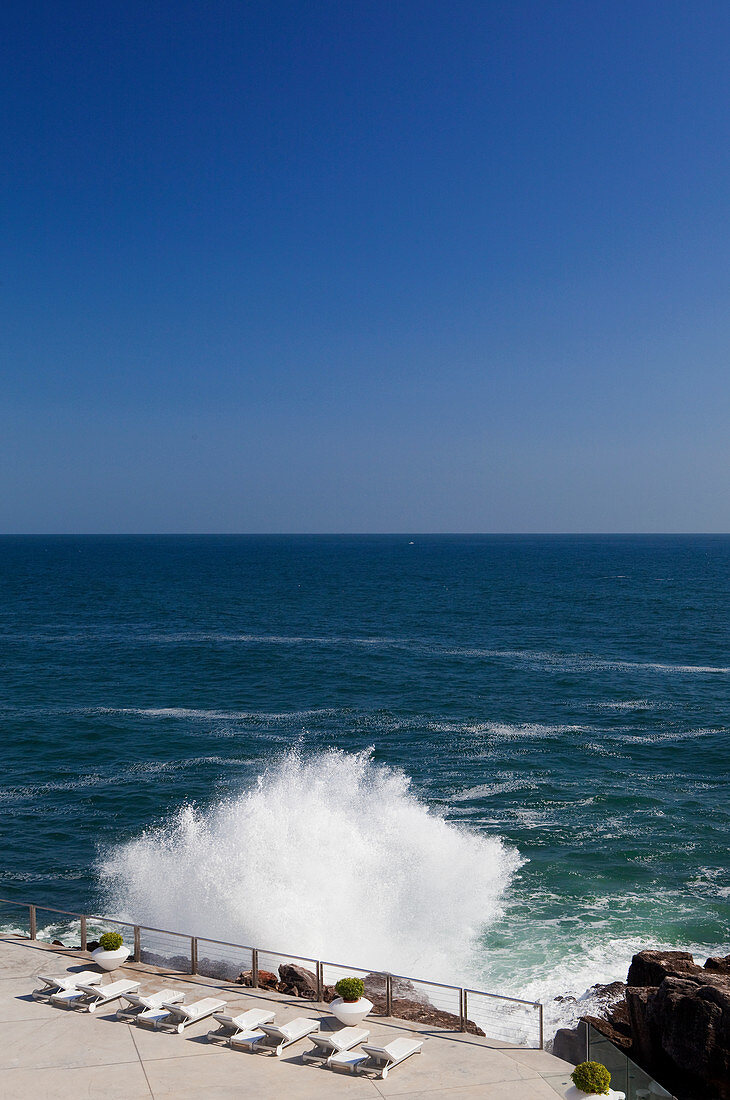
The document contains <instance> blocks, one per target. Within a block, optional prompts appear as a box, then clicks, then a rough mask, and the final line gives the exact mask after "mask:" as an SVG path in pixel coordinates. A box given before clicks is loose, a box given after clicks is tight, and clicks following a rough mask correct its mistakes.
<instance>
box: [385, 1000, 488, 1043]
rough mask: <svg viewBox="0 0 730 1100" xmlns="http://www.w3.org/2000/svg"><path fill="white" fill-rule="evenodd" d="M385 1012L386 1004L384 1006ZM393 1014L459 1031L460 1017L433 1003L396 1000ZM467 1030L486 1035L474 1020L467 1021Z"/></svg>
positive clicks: (470, 1032) (404, 1018) (474, 1033)
mask: <svg viewBox="0 0 730 1100" xmlns="http://www.w3.org/2000/svg"><path fill="white" fill-rule="evenodd" d="M382 1009H383V1012H382V1014H384V1013H385V1005H384V1004H383V1006H382ZM392 1015H393V1016H394V1017H395V1018H396V1019H398V1020H417V1021H418V1022H419V1023H421V1024H432V1025H433V1026H435V1027H443V1028H446V1029H447V1030H448V1031H457V1030H458V1028H459V1017H458V1016H455V1015H454V1014H453V1013H452V1012H444V1011H443V1009H440V1008H434V1006H433V1005H432V1004H424V1003H423V1002H418V1001H411V1000H394V1001H393V1006H392ZM466 1030H467V1031H468V1032H469V1034H470V1035H481V1036H483V1035H484V1032H483V1031H482V1029H481V1028H480V1027H477V1025H476V1024H475V1023H474V1021H473V1020H467V1021H466Z"/></svg>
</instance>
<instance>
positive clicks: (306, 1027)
mask: <svg viewBox="0 0 730 1100" xmlns="http://www.w3.org/2000/svg"><path fill="white" fill-rule="evenodd" d="M318 1030H319V1023H318V1022H317V1021H316V1020H309V1019H307V1018H306V1017H305V1016H297V1018H296V1019H295V1020H290V1021H289V1023H288V1024H261V1028H260V1031H254V1032H248V1033H247V1034H244V1035H237V1036H236V1038H235V1039H232V1040H231V1046H232V1047H238V1046H243V1047H248V1049H249V1050H273V1052H274V1054H275V1055H276V1057H277V1058H279V1057H280V1055H281V1052H282V1050H285V1049H286V1047H290V1046H291V1045H292V1044H293V1043H298V1042H299V1041H300V1039H306V1037H307V1035H311V1034H312V1032H313V1031H318ZM261 1032H263V1035H262V1034H261ZM256 1036H258V1038H256Z"/></svg>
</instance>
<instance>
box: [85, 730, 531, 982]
mask: <svg viewBox="0 0 730 1100" xmlns="http://www.w3.org/2000/svg"><path fill="white" fill-rule="evenodd" d="M520 863H521V859H520V856H519V854H518V852H517V851H516V850H515V849H514V848H509V847H507V846H506V845H505V844H504V843H503V842H502V841H501V840H500V839H499V838H498V837H489V836H483V835H477V834H475V833H472V832H470V831H469V830H467V829H465V828H463V827H460V826H456V825H454V824H451V823H449V822H448V821H446V820H445V819H444V818H443V817H442V816H441V815H440V814H438V813H437V812H434V810H433V809H429V808H428V807H427V806H426V805H425V804H424V803H423V802H421V801H420V800H419V799H418V798H417V796H416V795H415V794H414V792H413V791H412V790H411V789H410V780H409V778H408V777H407V776H406V775H405V774H404V773H403V772H401V771H399V770H397V769H393V768H389V767H384V766H381V765H377V764H375V763H374V762H373V760H372V758H371V754H370V753H368V752H361V753H347V752H343V751H340V750H335V749H331V750H328V751H325V752H320V753H317V754H313V755H311V756H303V755H300V753H298V752H296V751H291V752H289V753H288V754H287V755H285V756H284V757H283V758H281V759H280V760H278V762H276V763H275V764H273V765H272V766H271V767H270V768H269V769H268V770H267V771H266V772H265V773H264V774H263V775H262V776H260V777H259V780H258V783H257V785H256V786H255V787H253V788H252V789H250V790H247V791H244V792H243V793H241V794H240V795H239V796H237V797H235V798H231V799H227V800H224V801H221V802H218V803H216V804H213V805H211V806H209V807H206V808H199V807H196V806H191V805H186V806H184V807H183V808H181V809H180V810H179V811H178V813H177V814H176V815H175V816H174V817H173V818H172V819H171V820H170V821H168V822H167V823H165V824H163V825H161V826H159V827H156V828H151V829H149V830H147V831H145V832H144V833H143V834H142V835H141V836H139V837H138V838H136V839H133V840H130V841H129V842H127V843H124V844H122V845H120V846H119V847H118V848H115V849H112V850H110V851H108V852H107V853H106V854H105V855H104V857H103V859H102V861H101V866H100V874H101V879H102V883H103V886H104V890H105V893H106V899H105V901H106V909H107V911H110V912H117V913H120V914H121V915H124V916H126V917H128V918H129V919H130V920H134V921H135V922H137V923H142V924H148V925H151V926H154V927H158V928H169V929H171V930H176V931H177V930H179V931H183V932H187V933H189V934H195V935H199V936H203V937H211V938H213V939H220V940H226V941H229V942H238V943H242V944H247V945H251V946H260V947H263V948H267V949H271V950H276V951H282V952H287V951H289V952H292V953H296V954H301V955H308V956H312V957H315V958H326V959H329V960H331V961H334V962H342V963H350V964H351V965H353V966H361V967H363V968H373V969H389V970H393V971H396V972H400V973H406V974H413V975H415V976H417V977H418V976H422V977H428V978H433V979H436V980H439V979H442V980H445V981H449V980H451V981H454V980H458V978H459V977H461V979H462V980H463V979H464V977H465V976H466V975H468V974H470V973H472V972H473V971H474V959H473V955H474V952H475V950H476V947H477V944H476V941H477V938H478V936H479V934H480V932H482V931H483V930H484V928H485V927H487V926H488V925H489V924H491V923H492V922H493V921H495V920H496V919H497V918H498V917H499V915H500V903H501V899H502V897H503V894H504V891H505V889H506V888H507V886H508V885H509V883H510V880H511V878H512V876H513V874H514V872H515V871H516V870H517V868H518V867H519V865H520Z"/></svg>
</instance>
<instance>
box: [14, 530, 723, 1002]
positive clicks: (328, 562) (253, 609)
mask: <svg viewBox="0 0 730 1100" xmlns="http://www.w3.org/2000/svg"><path fill="white" fill-rule="evenodd" d="M0 566H1V568H0V576H1V577H2V606H1V609H0V615H1V618H0V652H1V656H2V681H1V684H0V716H1V719H2V748H3V751H2V760H3V767H2V779H1V784H0V811H1V820H2V828H1V831H0V844H1V849H0V851H1V859H0V896H1V897H4V898H9V899H18V900H27V901H35V902H38V903H45V904H48V905H53V906H57V907H59V908H64V909H71V910H81V911H87V912H102V913H106V914H108V915H120V916H122V917H125V918H130V919H133V920H135V921H137V922H140V923H145V924H149V925H154V926H157V927H163V928H171V929H175V930H177V929H179V930H181V931H186V932H190V933H197V934H201V935H206V936H209V937H213V938H218V939H225V940H228V941H234V942H241V943H253V944H261V945H275V946H276V947H277V948H279V947H281V948H282V949H287V950H291V951H292V952H296V953H299V954H303V955H311V956H314V957H327V958H330V959H337V960H342V961H346V962H351V963H352V964H358V965H362V966H365V967H367V968H370V967H372V968H387V969H391V970H394V971H397V972H399V973H405V974H415V975H416V976H421V977H432V978H434V979H436V980H443V981H456V982H468V983H469V984H471V985H473V986H475V987H477V988H483V989H487V990H493V991H496V992H503V993H510V994H513V995H516V996H524V997H527V998H529V999H539V1000H544V1001H546V1002H548V1003H551V1002H552V998H554V997H555V996H557V995H561V994H568V993H572V994H574V995H581V994H582V993H583V992H584V991H585V990H586V989H587V988H588V987H590V986H591V985H592V984H593V983H595V982H606V981H611V980H613V979H616V978H624V977H625V975H626V970H627V966H628V963H629V961H630V958H631V955H632V953H633V952H634V951H636V950H638V949H639V948H641V947H652V946H662V947H674V948H688V949H690V950H693V951H695V952H696V953H697V955H698V956H699V957H700V958H703V957H704V956H706V955H708V954H718V953H722V954H725V953H727V952H730V869H729V867H728V841H729V840H730V763H729V760H730V757H729V754H728V737H729V734H730V715H729V713H728V700H729V692H728V688H729V686H730V615H729V611H730V538H728V537H724V536H699V535H698V536H664V537H663V536H565V537H563V536H550V537H548V536H480V535H474V536H432V535H418V534H412V535H404V536H400V535H398V536H396V535H392V536H291V537H289V536H240V537H239V536H148V537H141V536H139V537H138V536H119V537H101V536H100V537H92V536H87V537H75V536H68V537H40V536H28V537H4V538H2V539H0ZM583 1010H585V1006H583ZM551 1012H552V1016H551V1015H550V1013H551ZM570 1012H571V1008H570V1005H569V1004H568V1006H567V1007H566V1006H565V1005H563V1006H562V1007H561V1005H560V1004H555V1005H554V1006H553V1008H552V1009H551V1010H549V1018H550V1019H553V1021H554V1022H560V1020H564V1019H567V1017H568V1016H569V1015H570Z"/></svg>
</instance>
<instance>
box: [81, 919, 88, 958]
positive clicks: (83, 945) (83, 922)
mask: <svg viewBox="0 0 730 1100" xmlns="http://www.w3.org/2000/svg"><path fill="white" fill-rule="evenodd" d="M86 942H87V941H86V917H85V916H83V917H82V918H81V950H82V951H85V950H86Z"/></svg>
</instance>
